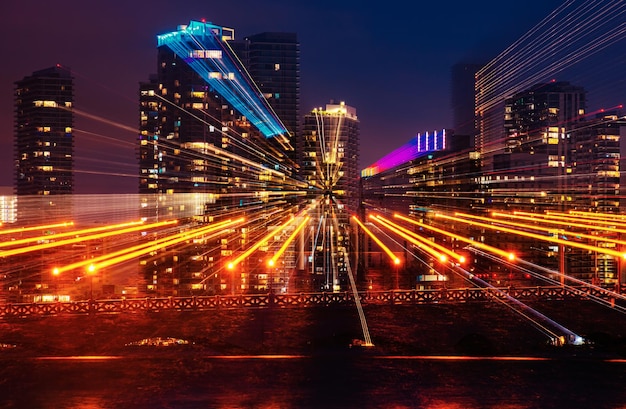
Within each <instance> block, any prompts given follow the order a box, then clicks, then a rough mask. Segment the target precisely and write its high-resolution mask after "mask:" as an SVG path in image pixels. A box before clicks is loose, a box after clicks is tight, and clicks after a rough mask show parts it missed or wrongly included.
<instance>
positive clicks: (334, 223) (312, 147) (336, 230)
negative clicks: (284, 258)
mask: <svg viewBox="0 0 626 409" xmlns="http://www.w3.org/2000/svg"><path fill="white" fill-rule="evenodd" d="M299 142H300V144H299V146H298V148H297V151H298V153H299V158H298V159H299V161H298V162H299V165H300V173H301V177H302V178H303V179H304V181H305V182H306V183H307V185H308V198H309V199H310V200H311V201H313V200H316V201H317V202H316V204H317V206H316V208H315V212H316V214H314V216H313V219H314V220H319V226H318V227H317V230H316V229H315V227H313V226H311V229H312V230H311V232H310V234H311V237H312V238H313V240H314V245H313V246H312V247H314V248H315V251H314V254H313V256H312V258H311V263H310V273H311V276H310V282H311V283H312V288H311V289H313V290H323V291H329V290H332V291H340V290H345V289H347V288H349V287H348V286H349V281H348V277H349V275H348V264H349V263H348V257H349V251H350V249H351V242H352V238H353V237H354V234H353V233H354V230H353V229H352V227H351V226H350V216H351V215H353V214H355V213H356V212H357V210H358V206H359V202H360V186H359V184H360V183H359V182H360V180H359V170H358V163H359V120H358V118H357V115H356V109H355V108H353V107H351V106H348V105H346V104H345V103H344V102H341V103H339V104H337V103H335V102H334V101H331V102H330V104H327V105H326V108H325V109H322V108H319V109H314V110H313V111H311V112H310V113H308V114H307V115H306V116H305V118H304V127H303V135H302V138H300V139H299ZM319 199H321V200H319ZM314 231H317V233H315V234H314Z"/></svg>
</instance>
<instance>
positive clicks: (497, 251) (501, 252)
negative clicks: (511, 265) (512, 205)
mask: <svg viewBox="0 0 626 409" xmlns="http://www.w3.org/2000/svg"><path fill="white" fill-rule="evenodd" d="M393 217H396V218H398V219H401V220H404V221H407V222H409V223H413V224H415V225H417V226H420V227H424V228H426V229H430V230H432V231H434V232H437V233H440V234H444V235H446V236H448V237H451V238H453V239H456V240H459V241H462V242H464V243H468V244H470V245H472V246H474V247H477V248H479V249H482V250H486V251H488V252H490V253H494V254H497V255H499V256H502V257H504V258H506V259H508V260H510V261H513V260H514V259H515V255H514V254H513V253H511V252H506V251H504V250H502V249H499V248H497V247H493V246H490V245H488V244H485V243H482V242H480V241H475V240H472V239H470V238H467V237H463V236H460V235H458V234H455V233H452V232H449V231H446V230H442V229H439V228H437V227H434V226H431V225H428V224H424V223H421V222H418V221H417V220H413V219H411V218H408V217H406V216H402V215H400V214H397V213H396V214H394V215H393Z"/></svg>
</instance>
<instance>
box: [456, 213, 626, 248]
mask: <svg viewBox="0 0 626 409" xmlns="http://www.w3.org/2000/svg"><path fill="white" fill-rule="evenodd" d="M460 214H463V213H460ZM492 215H493V216H495V217H498V216H504V217H508V216H509V215H507V214H503V213H497V212H494V213H492ZM463 216H464V217H467V215H464V214H463ZM471 218H473V219H479V220H486V221H489V222H493V223H500V224H506V225H507V226H513V227H521V228H526V229H533V230H540V231H544V232H546V233H557V234H559V235H561V236H566V235H569V236H572V237H576V238H581V239H589V240H595V241H602V242H606V243H615V244H622V245H626V241H624V240H618V239H610V238H606V237H600V236H594V235H593V234H586V233H579V232H575V231H570V230H565V229H560V228H555V227H545V226H537V225H535V224H525V223H515V222H511V221H507V220H493V219H489V218H486V217H480V216H472V217H471ZM516 218H517V217H516ZM519 218H525V216H519ZM528 219H531V220H532V221H537V220H536V219H533V218H532V217H529V218H528ZM553 222H554V223H557V224H560V225H563V222H558V221H553Z"/></svg>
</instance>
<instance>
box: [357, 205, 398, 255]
mask: <svg viewBox="0 0 626 409" xmlns="http://www.w3.org/2000/svg"><path fill="white" fill-rule="evenodd" d="M352 219H353V220H354V221H355V222H356V223H357V224H358V225H359V227H361V228H362V229H363V231H364V232H365V233H367V235H368V236H370V237H371V238H372V240H374V242H375V243H376V244H378V245H379V246H380V248H381V249H383V251H384V252H385V253H387V255H388V256H389V258H391V260H392V261H393V263H394V264H400V259H399V258H398V257H396V255H395V254H393V252H392V251H391V250H389V247H387V246H385V244H384V243H383V242H382V241H380V239H379V238H378V237H376V236H375V235H374V233H372V232H371V231H370V229H368V228H367V227H365V225H364V224H363V223H361V221H360V220H359V219H357V217H356V216H352Z"/></svg>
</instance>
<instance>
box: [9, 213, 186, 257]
mask: <svg viewBox="0 0 626 409" xmlns="http://www.w3.org/2000/svg"><path fill="white" fill-rule="evenodd" d="M175 223H177V221H176V220H170V221H164V222H157V223H151V224H146V225H141V226H135V227H129V228H126V229H121V230H115V231H109V232H106V233H98V234H91V235H87V236H81V237H74V238H72V239H65V240H60V241H53V242H49V243H42V244H37V245H34V246H27V247H20V248H17V249H10V250H0V257H9V256H15V255H17V254H24V253H29V252H32V251H38V250H44V249H49V248H53V247H59V246H64V245H66V244H74V243H80V242H82V241H88V240H95V239H101V238H104V237H109V236H116V235H119V234H124V233H132V232H135V231H139V230H144V229H151V228H155V227H162V226H167V225H169V224H175ZM48 237H49V236H48Z"/></svg>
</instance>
